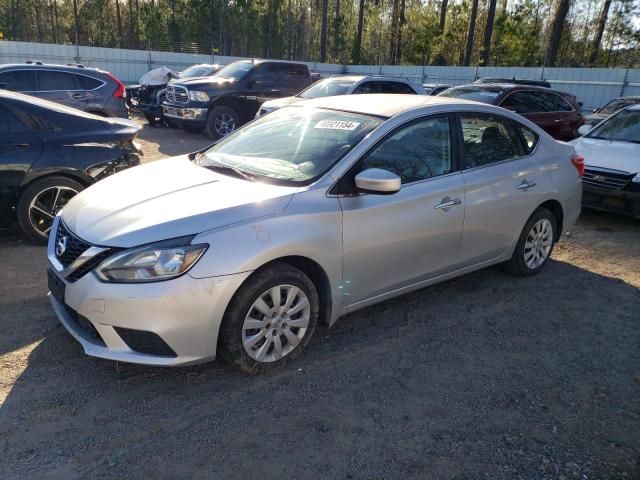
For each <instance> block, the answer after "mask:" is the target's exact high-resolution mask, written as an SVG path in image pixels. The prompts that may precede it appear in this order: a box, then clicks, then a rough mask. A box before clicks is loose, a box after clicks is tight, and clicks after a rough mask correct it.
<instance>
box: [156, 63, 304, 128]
mask: <svg viewBox="0 0 640 480" xmlns="http://www.w3.org/2000/svg"><path fill="white" fill-rule="evenodd" d="M310 84H311V75H310V73H309V69H308V68H307V66H306V65H305V64H303V63H296V62H284V61H274V60H241V61H238V62H234V63H231V64H229V65H227V66H226V67H224V68H223V69H221V70H220V71H219V72H218V73H216V74H215V75H214V76H213V77H210V78H206V79H194V80H185V81H179V82H172V83H170V84H169V85H168V86H167V91H166V100H165V101H164V102H163V104H162V105H163V111H164V115H165V117H168V118H170V119H171V120H172V121H174V122H175V123H178V124H180V125H181V126H182V127H183V128H184V129H185V130H188V131H192V132H201V131H203V130H204V131H206V133H207V134H208V135H209V136H210V137H211V138H214V139H219V138H222V137H224V136H225V135H228V134H229V133H231V132H233V131H234V130H235V129H236V128H237V127H239V126H240V125H242V124H244V123H246V122H248V121H250V120H251V119H253V118H254V117H255V115H256V112H257V111H258V109H259V108H260V105H261V104H262V103H263V102H265V101H267V100H272V99H274V98H281V97H289V96H292V95H295V94H296V93H298V92H300V91H301V90H303V89H304V88H306V87H307V86H309V85H310Z"/></svg>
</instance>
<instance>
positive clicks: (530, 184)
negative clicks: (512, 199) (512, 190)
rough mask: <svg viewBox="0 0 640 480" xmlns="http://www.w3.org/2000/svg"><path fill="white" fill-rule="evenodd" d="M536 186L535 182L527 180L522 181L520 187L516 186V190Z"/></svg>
mask: <svg viewBox="0 0 640 480" xmlns="http://www.w3.org/2000/svg"><path fill="white" fill-rule="evenodd" d="M535 186H536V182H529V181H527V180H523V181H522V183H521V184H520V185H518V186H517V187H516V188H517V189H518V190H527V189H529V188H531V187H535Z"/></svg>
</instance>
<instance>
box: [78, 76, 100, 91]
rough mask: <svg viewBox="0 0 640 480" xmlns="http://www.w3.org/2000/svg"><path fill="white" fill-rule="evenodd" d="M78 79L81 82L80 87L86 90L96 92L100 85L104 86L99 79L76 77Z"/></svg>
mask: <svg viewBox="0 0 640 480" xmlns="http://www.w3.org/2000/svg"><path fill="white" fill-rule="evenodd" d="M76 77H77V78H78V81H79V82H80V86H81V87H82V88H83V89H84V90H95V89H96V88H98V87H99V86H100V85H102V82H101V81H100V80H98V79H97V78H92V77H87V76H86V75H76Z"/></svg>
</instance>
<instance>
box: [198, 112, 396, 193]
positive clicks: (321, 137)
mask: <svg viewBox="0 0 640 480" xmlns="http://www.w3.org/2000/svg"><path fill="white" fill-rule="evenodd" d="M383 121H384V120H383V119H381V118H377V117H371V116H366V115H359V114H355V113H348V112H338V111H333V110H323V109H317V108H300V107H288V108H282V109H280V110H276V111H275V112H273V113H271V114H269V115H265V116H264V117H262V118H259V119H258V120H256V121H254V122H252V123H250V124H249V125H247V126H245V127H244V128H241V129H240V130H238V131H237V132H235V133H234V134H232V135H231V136H229V137H227V138H225V139H224V140H222V141H221V142H219V143H217V144H216V145H214V146H213V147H212V148H211V149H209V150H207V151H206V152H205V153H204V154H202V155H199V156H197V157H196V159H195V162H196V163H198V164H199V165H201V166H203V167H210V168H212V169H215V168H221V169H222V168H224V169H230V170H234V171H235V172H236V173H238V174H239V175H240V176H242V177H247V176H248V177H253V178H255V179H268V180H271V181H274V182H276V183H283V184H294V185H295V184H305V183H309V182H311V181H313V180H314V179H316V178H318V177H319V176H321V175H322V174H324V173H325V172H326V171H327V170H329V169H330V168H331V167H332V166H333V165H334V164H335V163H336V162H337V161H338V160H340V159H341V158H342V157H343V156H344V155H346V153H347V152H349V151H350V150H351V149H352V148H353V147H355V146H356V145H357V144H358V143H359V142H360V141H361V140H362V139H363V138H364V137H365V136H367V134H369V132H371V131H372V130H373V129H374V128H376V127H377V126H378V125H380V124H381V123H382V122H383Z"/></svg>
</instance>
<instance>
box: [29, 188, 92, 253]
mask: <svg viewBox="0 0 640 480" xmlns="http://www.w3.org/2000/svg"><path fill="white" fill-rule="evenodd" d="M83 189H84V187H83V186H82V185H81V184H80V183H78V182H76V181H75V180H71V179H70V178H66V177H60V176H52V177H47V178H43V179H42V180H37V181H35V182H33V183H32V184H31V185H29V186H28V187H27V188H26V189H25V190H24V192H22V194H21V195H20V200H19V201H18V209H17V210H18V211H17V216H18V223H19V224H20V227H21V228H22V230H23V231H24V232H25V233H26V234H27V235H28V236H29V237H30V238H31V239H32V240H34V241H35V242H38V243H46V241H47V239H48V238H49V232H50V231H51V226H52V224H53V219H54V217H55V216H56V214H57V213H58V211H60V210H61V209H62V208H63V207H64V206H65V205H66V204H67V203H68V202H69V200H71V199H72V198H73V197H75V196H76V195H77V194H78V193H79V192H80V191H82V190H83Z"/></svg>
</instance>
